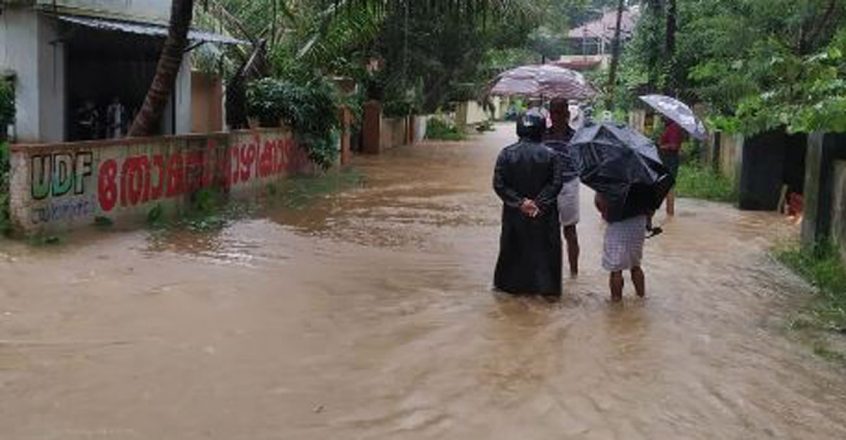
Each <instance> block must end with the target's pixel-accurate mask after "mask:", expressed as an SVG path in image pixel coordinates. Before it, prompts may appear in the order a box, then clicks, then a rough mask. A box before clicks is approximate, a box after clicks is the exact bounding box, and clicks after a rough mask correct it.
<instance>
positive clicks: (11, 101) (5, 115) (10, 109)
mask: <svg viewBox="0 0 846 440" xmlns="http://www.w3.org/2000/svg"><path fill="white" fill-rule="evenodd" d="M13 122H15V90H14V88H13V87H12V84H11V83H10V82H9V81H6V80H3V79H0V139H5V138H6V126H7V125H9V124H11V123H13Z"/></svg>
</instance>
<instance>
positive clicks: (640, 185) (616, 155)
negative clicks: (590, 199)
mask: <svg viewBox="0 0 846 440" xmlns="http://www.w3.org/2000/svg"><path fill="white" fill-rule="evenodd" d="M570 142H571V147H572V148H574V149H575V150H576V151H577V152H578V153H577V154H578V156H579V159H578V165H579V175H580V177H581V179H582V182H583V183H584V184H585V185H587V186H589V187H591V188H593V189H594V190H595V191H597V192H599V193H601V194H603V195H604V196H605V198H606V199H607V201H608V206H609V210H608V220H609V221H620V220H625V219H627V218H631V217H634V216H636V215H641V214H649V213H651V212H653V211H655V210H657V209H658V208H659V207H660V206H661V203H662V202H663V201H664V198H665V197H666V196H667V193H668V192H669V191H670V189H671V188H672V187H673V185H674V184H675V181H674V180H673V177H672V175H670V173H669V171H668V170H667V168H666V167H664V165H663V163H661V159H660V157H659V156H658V148H657V147H656V146H655V144H654V143H653V142H652V141H651V140H650V139H649V138H647V137H645V136H643V135H642V134H640V133H638V132H637V131H635V130H632V129H631V128H629V127H627V126H625V125H618V124H612V123H601V124H599V123H595V122H590V123H588V124H587V125H585V126H584V127H583V128H582V129H580V130H579V131H578V132H576V134H575V135H574V136H573V139H572V140H571V141H570Z"/></svg>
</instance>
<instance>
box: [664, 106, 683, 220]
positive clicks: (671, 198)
mask: <svg viewBox="0 0 846 440" xmlns="http://www.w3.org/2000/svg"><path fill="white" fill-rule="evenodd" d="M684 137H685V135H684V130H682V128H681V127H680V126H679V124H677V123H676V122H674V121H672V120H670V119H666V118H665V119H664V132H663V133H662V134H661V140H660V141H659V142H658V153H659V154H660V155H661V161H662V162H664V166H666V167H667V169H668V170H669V171H670V174H672V176H673V179H675V178H677V177H678V174H679V153H680V152H681V147H682V143H683V142H684ZM675 203H676V197H675V193H674V192H673V191H670V193H669V194H667V215H675V213H676V212H675V211H676V206H675Z"/></svg>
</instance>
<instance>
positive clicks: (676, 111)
mask: <svg viewBox="0 0 846 440" xmlns="http://www.w3.org/2000/svg"><path fill="white" fill-rule="evenodd" d="M640 100H641V101H643V102H645V103H647V104H649V106H650V107H652V108H654V109H655V111H657V112H658V113H661V114H662V115H664V116H666V117H668V118H670V119H672V120H673V121H675V122H676V123H677V124H679V126H680V127H681V128H683V129H684V130H685V131H687V132H688V133H690V135H691V136H693V137H694V138H696V139H699V140H705V139H706V138H707V137H708V132H707V130H705V124H703V123H702V121H700V120H699V118H697V117H696V115H695V114H693V110H691V109H690V107H688V106H687V104H685V103H683V102H681V101H679V100H678V99H675V98H671V97H669V96H664V95H646V96H641V97H640Z"/></svg>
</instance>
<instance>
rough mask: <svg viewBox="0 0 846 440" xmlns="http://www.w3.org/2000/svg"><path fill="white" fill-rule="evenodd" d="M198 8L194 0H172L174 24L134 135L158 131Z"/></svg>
mask: <svg viewBox="0 0 846 440" xmlns="http://www.w3.org/2000/svg"><path fill="white" fill-rule="evenodd" d="M193 12H194V0H172V3H171V6H170V26H169V28H168V34H167V39H166V40H165V43H164V47H162V53H161V56H160V57H159V63H158V65H157V66H156V75H155V76H154V77H153V83H152V84H151V85H150V88H149V90H147V97H146V98H144V105H143V106H142V107H141V111H140V112H138V116H136V117H135V121H133V122H132V127H131V128H130V129H129V136H130V137H140V136H150V135H152V134H154V133H155V130H156V128H158V126H159V123H160V121H161V119H162V114H164V110H165V107H166V106H167V102H168V100H169V99H170V96H171V94H172V93H173V89H174V86H175V85H176V76H177V75H178V74H179V67H180V65H181V64H182V56H183V55H184V52H185V48H186V47H188V29H189V28H190V27H191V19H192V17H193Z"/></svg>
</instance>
